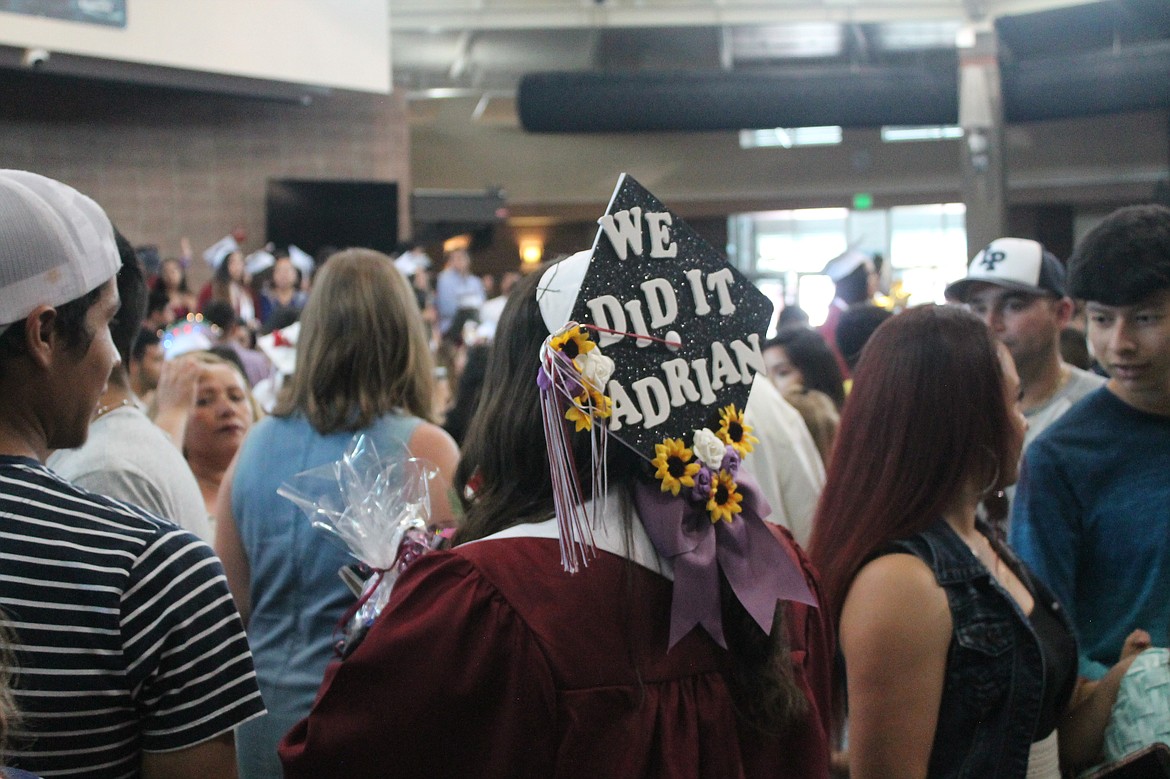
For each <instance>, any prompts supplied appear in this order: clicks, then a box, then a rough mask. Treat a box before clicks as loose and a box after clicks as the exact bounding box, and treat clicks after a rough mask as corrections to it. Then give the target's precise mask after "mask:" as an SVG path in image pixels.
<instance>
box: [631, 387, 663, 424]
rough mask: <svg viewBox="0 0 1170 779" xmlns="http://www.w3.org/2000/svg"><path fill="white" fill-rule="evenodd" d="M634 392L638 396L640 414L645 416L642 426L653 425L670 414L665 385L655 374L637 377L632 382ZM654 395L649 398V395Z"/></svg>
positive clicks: (660, 422) (659, 422) (661, 421)
mask: <svg viewBox="0 0 1170 779" xmlns="http://www.w3.org/2000/svg"><path fill="white" fill-rule="evenodd" d="M633 387H634V394H636V395H637V396H638V406H639V407H641V409H642V415H643V416H645V417H646V421H645V423H644V424H643V425H642V427H654V426H655V425H660V424H662V423H663V422H665V421H666V418H667V417H669V416H670V396H669V395H667V393H666V385H665V384H663V383H662V379H660V378H658V377H657V376H647V377H646V378H644V379H638V380H637V381H635V382H634V384H633ZM651 394H653V395H654V397H653V398H651V397H650V395H651Z"/></svg>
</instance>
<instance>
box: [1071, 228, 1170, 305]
mask: <svg viewBox="0 0 1170 779" xmlns="http://www.w3.org/2000/svg"><path fill="white" fill-rule="evenodd" d="M1068 285H1069V291H1070V292H1071V294H1072V296H1073V297H1076V298H1081V299H1083V300H1091V301H1093V302H1095V303H1102V304H1104V305H1106V306H1130V305H1133V304H1135V303H1140V302H1141V301H1142V300H1144V299H1145V298H1147V297H1149V295H1150V293H1152V292H1157V291H1159V290H1162V289H1168V288H1170V208H1166V207H1165V206H1159V205H1142V206H1127V207H1126V208H1120V209H1118V210H1116V211H1114V212H1113V213H1112V214H1110V215H1109V216H1107V217H1105V220H1104V221H1103V222H1101V223H1100V224H1099V225H1097V226H1096V227H1094V228H1093V229H1092V230H1090V231H1089V233H1088V234H1087V235H1086V236H1085V237H1084V238H1083V239H1081V242H1080V243H1079V244H1078V245H1077V247H1076V250H1075V251H1073V254H1072V257H1070V258H1069V261H1068Z"/></svg>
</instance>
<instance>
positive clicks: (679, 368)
mask: <svg viewBox="0 0 1170 779" xmlns="http://www.w3.org/2000/svg"><path fill="white" fill-rule="evenodd" d="M662 372H663V373H665V374H666V383H667V385H669V387H670V405H672V406H685V405H686V404H687V401H690V402H691V403H694V402H695V401H696V400H698V399H699V391H698V390H697V389H695V383H694V382H693V381H691V367H690V366H689V365H687V361H686V360H684V359H683V358H681V357H679V358H678V359H677V360H668V361H666V362H664V363H662Z"/></svg>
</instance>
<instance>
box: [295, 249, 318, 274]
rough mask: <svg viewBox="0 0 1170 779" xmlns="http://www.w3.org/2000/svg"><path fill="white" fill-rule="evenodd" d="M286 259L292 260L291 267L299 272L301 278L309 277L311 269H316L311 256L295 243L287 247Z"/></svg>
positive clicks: (311, 272)
mask: <svg viewBox="0 0 1170 779" xmlns="http://www.w3.org/2000/svg"><path fill="white" fill-rule="evenodd" d="M288 258H289V259H290V260H292V264H293V267H294V268H296V269H297V270H299V271H300V272H301V275H302V276H306V277H308V276H311V275H312V274H313V269H314V268H316V267H317V263H316V262H315V261H314V260H313V257H312V255H311V254H309V253H308V252H307V251H305V250H304V249H302V248H301V247H299V246H297V245H296V244H295V243H290V244H289V245H288Z"/></svg>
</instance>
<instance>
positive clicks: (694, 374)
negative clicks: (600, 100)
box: [540, 173, 772, 458]
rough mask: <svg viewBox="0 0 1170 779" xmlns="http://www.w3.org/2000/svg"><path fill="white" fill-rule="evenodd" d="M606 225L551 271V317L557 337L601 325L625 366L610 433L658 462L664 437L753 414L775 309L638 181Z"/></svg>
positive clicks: (618, 367) (619, 369) (597, 337)
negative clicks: (733, 412) (751, 399)
mask: <svg viewBox="0 0 1170 779" xmlns="http://www.w3.org/2000/svg"><path fill="white" fill-rule="evenodd" d="M598 223H599V225H600V229H599V230H598V232H597V237H596V238H595V240H594V244H593V249H592V251H591V252H589V253H585V252H582V253H580V254H578V255H575V256H574V257H572V258H570V259H568V260H565V261H563V262H562V263H560V264H559V265H556V266H553V267H552V268H550V269H549V270H548V271H546V273H545V278H543V279H542V280H541V284H540V287H541V291H540V304H541V310H542V313H543V315H544V319H545V324H546V325H548V327H549V330H550V332H552V331H554V330H556V329H557V328H559V327H561V326H562V325H564V324H565V322H567V321H569V320H572V321H576V322H578V323H580V324H583V325H592V326H596V327H597V328H599V329H598V330H597V331H592V332H590V337H591V338H592V339H593V340H594V341H596V342H597V343H598V345H599V346H600V347H601V350H602V351H603V352H604V354H605V356H607V357H610V358H612V359H613V361H614V372H613V374H612V376H611V378H610V381H609V383H608V385H607V387H606V394H608V395H609V396H610V398H611V399H612V401H613V409H612V416H611V417H610V419H609V430H610V432H611V433H612V434H614V435H617V436H618V437H620V438H621V439H622V440H623V441H625V442H626V443H628V444H630V445H632V446H633V447H634V448H635V449H636V450H637V451H639V452H641V453H642V454H643V455H644V456H646V457H647V458H650V457H652V456H653V453H654V445H655V444H657V443H661V442H662V440H663V439H664V438H668V437H669V438H681V439H683V440H685V441H690V440H691V436H692V433H693V431H694V430H696V429H699V428H702V427H711V428H713V429H714V428H717V427H718V423H719V412H720V410H721V409H723V408H724V407H726V406H727V405H729V404H734V405H735V406H736V408H737V409H738V410H739V411H740V412H741V413H742V412H743V410H744V406H745V405H746V403H747V398H748V393H749V391H750V389H751V384H752V379H753V377H754V375H755V374H756V373H764V372H766V369H765V366H764V360H763V356H762V353H761V348H762V345H763V336H764V332H765V330H766V328H767V325H768V322H769V321H770V320H771V317H772V303H771V301H770V300H768V298H767V297H766V296H765V295H763V294H762V293H761V292H760V291H759V290H758V289H757V288H756V287H755V285H753V284H752V283H751V282H750V281H748V280H747V278H746V277H744V275H743V274H742V273H740V272H739V271H738V270H736V269H735V268H734V267H732V266H731V265H729V264H728V263H727V260H726V259H725V258H724V257H723V255H722V254H720V253H719V252H718V251H717V250H716V249H715V248H714V247H712V246H711V245H710V244H709V243H708V242H707V241H706V240H704V239H703V238H702V237H701V236H699V234H698V233H696V232H695V231H694V230H693V229H692V228H691V227H690V226H689V225H688V224H687V223H686V222H684V221H683V220H682V219H681V218H679V217H678V215H676V214H675V213H673V212H672V211H671V210H670V209H668V208H667V207H666V206H664V205H663V204H662V202H661V201H659V200H658V198H656V197H655V196H654V195H652V194H651V193H650V192H649V191H647V190H646V189H645V188H644V187H642V185H640V184H639V183H638V182H637V181H635V180H634V179H633V178H632V177H631V176H629V175H628V174H624V173H623V174H622V176H621V178H620V179H619V180H618V184H617V188H616V190H615V191H614V195H613V198H612V199H611V201H610V204H609V207H608V209H607V210H606V213H605V216H603V217H602V218H601V219H599V220H598ZM578 281H579V286H578ZM606 331H613V332H606ZM747 421H748V423H749V424H750V421H751V420H747Z"/></svg>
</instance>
